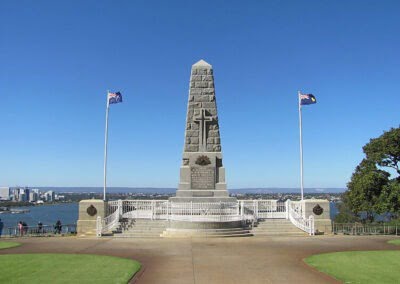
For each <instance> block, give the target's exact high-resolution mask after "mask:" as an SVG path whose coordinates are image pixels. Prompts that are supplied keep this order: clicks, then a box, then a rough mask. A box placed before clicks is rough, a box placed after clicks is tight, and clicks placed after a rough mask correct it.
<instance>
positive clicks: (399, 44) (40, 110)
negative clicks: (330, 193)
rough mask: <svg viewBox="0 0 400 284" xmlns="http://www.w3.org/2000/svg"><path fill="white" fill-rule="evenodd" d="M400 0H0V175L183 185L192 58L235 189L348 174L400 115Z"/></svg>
mask: <svg viewBox="0 0 400 284" xmlns="http://www.w3.org/2000/svg"><path fill="white" fill-rule="evenodd" d="M399 11H400V2H399V1H365V0H360V1H327V0H315V1H295V0H293V1H277V0H269V1H215V0H214V1H148V0H146V1H1V4H0V62H1V66H2V68H1V69H0V96H1V112H0V117H1V119H0V134H1V137H0V185H6V186H7V185H8V186H14V185H21V186H23V185H28V186H101V185H102V167H103V146H104V145H103V143H104V120H105V95H106V93H105V92H106V90H107V89H111V90H115V91H121V92H122V94H123V96H124V102H123V103H122V104H117V105H112V106H111V109H110V124H109V164H108V166H109V179H108V180H109V185H110V186H135V187H141V186H146V187H147V186H148V187H175V186H176V185H177V183H178V179H179V166H180V164H181V154H182V149H183V140H184V128H185V115H186V104H187V95H188V84H189V83H188V82H189V76H190V68H191V65H192V64H193V63H195V62H196V61H198V60H199V59H204V60H206V61H207V62H209V63H210V64H212V65H213V67H214V74H215V85H216V96H217V103H218V110H219V117H220V128H221V138H222V150H223V154H224V165H225V167H226V170H227V180H228V187H229V188H239V187H298V186H299V129H298V112H297V97H296V96H297V90H302V91H303V92H310V93H313V94H314V95H315V96H316V98H317V100H318V103H317V104H316V105H312V106H308V107H305V108H304V111H303V126H304V128H303V129H304V166H305V186H306V187H344V186H345V185H346V183H347V182H348V180H349V178H350V176H351V173H352V172H353V170H354V168H355V166H356V165H357V164H358V163H359V161H360V160H361V159H362V157H363V154H362V149H361V148H362V146H363V145H364V144H365V143H366V142H368V140H369V139H370V138H371V137H377V136H379V135H380V134H382V133H383V131H384V130H388V129H389V128H390V127H398V125H399V115H400V113H399V105H400V93H399V90H400V80H399V78H400V69H399V66H400V57H399V50H400V38H399V28H400V17H399Z"/></svg>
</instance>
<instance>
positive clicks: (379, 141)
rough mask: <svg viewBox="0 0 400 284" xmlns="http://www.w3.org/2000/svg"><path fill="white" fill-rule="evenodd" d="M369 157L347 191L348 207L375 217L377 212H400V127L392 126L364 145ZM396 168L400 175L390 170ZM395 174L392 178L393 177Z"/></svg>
mask: <svg viewBox="0 0 400 284" xmlns="http://www.w3.org/2000/svg"><path fill="white" fill-rule="evenodd" d="M363 151H364V153H365V158H364V159H363V160H362V161H361V163H360V164H359V165H358V166H357V167H356V169H355V171H354V173H353V175H352V177H351V180H350V182H349V183H348V184H347V188H348V190H347V191H346V192H345V194H344V199H343V202H344V203H345V208H348V209H350V210H351V211H352V212H353V213H354V214H356V215H357V216H359V217H362V215H363V214H366V215H365V217H366V219H367V220H370V221H373V216H374V213H379V214H382V213H392V215H394V216H399V212H400V128H392V129H390V130H389V131H386V132H384V133H383V134H382V135H381V136H380V137H378V138H374V139H371V140H370V141H369V143H367V144H366V145H365V146H364V147H363ZM389 168H390V169H392V172H393V169H394V172H395V175H396V176H394V177H393V176H391V174H390V173H389V172H388V171H386V170H388V169H389ZM390 178H391V179H390Z"/></svg>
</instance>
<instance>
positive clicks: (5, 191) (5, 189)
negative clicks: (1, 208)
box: [0, 187, 11, 200]
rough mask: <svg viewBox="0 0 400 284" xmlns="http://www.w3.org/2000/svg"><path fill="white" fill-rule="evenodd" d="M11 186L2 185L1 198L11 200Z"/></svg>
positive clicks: (0, 188) (0, 189)
mask: <svg viewBox="0 0 400 284" xmlns="http://www.w3.org/2000/svg"><path fill="white" fill-rule="evenodd" d="M10 197H11V196H10V188H9V187H0V200H10Z"/></svg>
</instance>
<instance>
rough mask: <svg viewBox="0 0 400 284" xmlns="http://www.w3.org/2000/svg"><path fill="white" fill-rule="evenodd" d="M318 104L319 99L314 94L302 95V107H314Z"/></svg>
mask: <svg viewBox="0 0 400 284" xmlns="http://www.w3.org/2000/svg"><path fill="white" fill-rule="evenodd" d="M315 103H317V99H316V98H315V97H314V95H312V94H306V95H300V105H302V106H303V105H312V104H315Z"/></svg>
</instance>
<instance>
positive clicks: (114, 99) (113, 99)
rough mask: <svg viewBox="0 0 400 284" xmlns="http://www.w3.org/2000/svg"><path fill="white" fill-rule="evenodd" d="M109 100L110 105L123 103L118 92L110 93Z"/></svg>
mask: <svg viewBox="0 0 400 284" xmlns="http://www.w3.org/2000/svg"><path fill="white" fill-rule="evenodd" d="M107 100H108V104H109V105H110V104H117V103H122V95H121V93H120V92H116V93H111V92H108V96H107Z"/></svg>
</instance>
